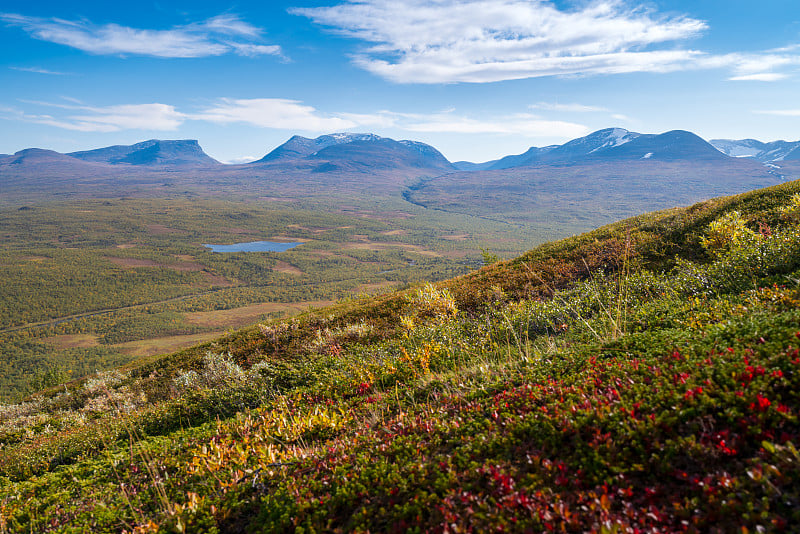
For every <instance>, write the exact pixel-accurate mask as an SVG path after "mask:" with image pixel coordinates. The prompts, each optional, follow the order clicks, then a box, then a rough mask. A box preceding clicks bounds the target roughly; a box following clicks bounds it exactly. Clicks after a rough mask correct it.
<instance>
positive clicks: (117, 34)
mask: <svg viewBox="0 0 800 534" xmlns="http://www.w3.org/2000/svg"><path fill="white" fill-rule="evenodd" d="M0 20H1V21H3V22H5V23H6V24H7V25H9V26H16V27H19V28H22V29H23V30H24V31H26V32H28V33H29V34H30V35H31V37H33V38H35V39H39V40H42V41H49V42H52V43H57V44H61V45H65V46H69V47H72V48H76V49H78V50H82V51H84V52H87V53H90V54H95V55H122V56H125V55H137V56H151V57H160V58H196V57H208V56H221V55H224V54H238V55H242V56H260V55H276V56H279V55H281V48H280V47H279V46H277V45H265V44H263V43H261V33H262V32H261V30H260V29H259V28H257V27H255V26H253V25H251V24H249V23H247V22H245V21H243V20H241V19H240V18H239V17H237V16H235V15H219V16H217V17H213V18H210V19H208V20H205V21H202V22H197V23H193V24H188V25H183V26H175V27H173V28H171V29H168V30H148V29H138V28H130V27H127V26H120V25H118V24H104V25H96V24H92V23H91V22H89V21H86V20H78V21H71V20H64V19H57V18H50V19H46V18H39V17H28V16H25V15H18V14H14V13H0Z"/></svg>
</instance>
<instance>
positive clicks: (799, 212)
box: [781, 193, 800, 223]
mask: <svg viewBox="0 0 800 534" xmlns="http://www.w3.org/2000/svg"><path fill="white" fill-rule="evenodd" d="M781 217H783V218H784V219H786V220H787V221H789V222H793V223H796V222H800V193H795V194H794V195H792V198H791V199H789V204H787V205H785V206H784V207H782V208H781Z"/></svg>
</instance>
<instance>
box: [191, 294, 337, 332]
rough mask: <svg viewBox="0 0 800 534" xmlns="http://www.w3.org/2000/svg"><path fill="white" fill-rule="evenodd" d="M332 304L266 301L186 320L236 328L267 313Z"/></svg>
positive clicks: (295, 311)
mask: <svg viewBox="0 0 800 534" xmlns="http://www.w3.org/2000/svg"><path fill="white" fill-rule="evenodd" d="M330 304H332V301H329V300H318V301H313V302H294V303H284V302H265V303H262V304H253V305H250V306H243V307H241V308H234V309H232V310H216V311H208V312H196V313H188V314H186V321H187V322H189V323H192V324H195V325H198V326H204V327H208V328H235V327H241V326H245V325H248V324H252V323H254V322H256V321H257V320H258V319H259V317H261V316H262V315H264V314H266V313H274V312H281V311H282V312H285V313H286V314H287V315H295V314H298V313H300V312H301V311H304V310H306V309H308V307H309V306H314V307H315V308H320V307H323V306H328V305H330Z"/></svg>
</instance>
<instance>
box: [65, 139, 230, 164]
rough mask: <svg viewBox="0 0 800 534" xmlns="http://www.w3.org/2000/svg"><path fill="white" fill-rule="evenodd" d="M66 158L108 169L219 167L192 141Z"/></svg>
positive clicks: (89, 152)
mask: <svg viewBox="0 0 800 534" xmlns="http://www.w3.org/2000/svg"><path fill="white" fill-rule="evenodd" d="M66 155H67V156H70V157H73V158H76V159H80V160H83V161H91V162H95V163H106V164H109V165H143V166H161V165H167V166H180V167H188V166H214V165H221V163H220V162H219V161H217V160H215V159H214V158H212V157H211V156H209V155H208V154H206V153H205V152H204V151H203V149H202V148H200V144H199V143H198V141H197V140H195V139H175V140H163V139H149V140H147V141H141V142H139V143H134V144H132V145H112V146H107V147H102V148H96V149H94V150H83V151H78V152H69V153H67V154H66Z"/></svg>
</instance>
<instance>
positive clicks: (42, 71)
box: [8, 67, 69, 76]
mask: <svg viewBox="0 0 800 534" xmlns="http://www.w3.org/2000/svg"><path fill="white" fill-rule="evenodd" d="M8 68H9V69H12V70H19V71H22V72H33V73H36V74H51V75H53V76H66V75H68V74H69V72H59V71H55V70H48V69H42V68H39V67H8Z"/></svg>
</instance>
